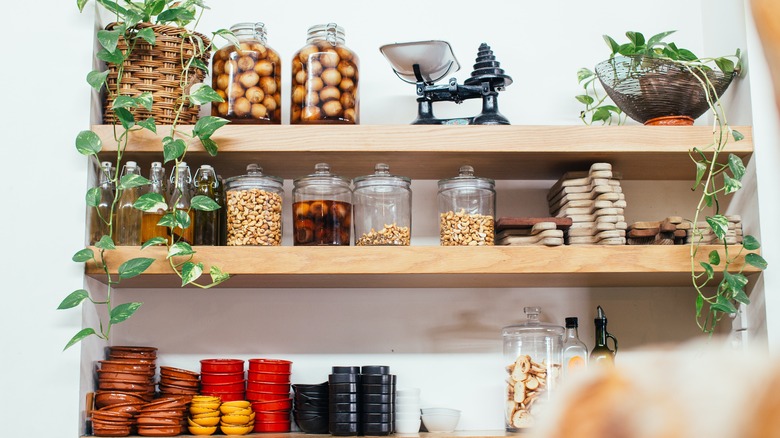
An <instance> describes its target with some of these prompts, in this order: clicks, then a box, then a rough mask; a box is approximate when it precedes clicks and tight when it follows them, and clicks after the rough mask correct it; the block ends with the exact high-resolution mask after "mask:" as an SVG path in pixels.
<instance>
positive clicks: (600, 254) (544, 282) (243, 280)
mask: <svg viewBox="0 0 780 438" xmlns="http://www.w3.org/2000/svg"><path fill="white" fill-rule="evenodd" d="M716 248H718V247H715V246H712V247H706V246H705V247H702V248H701V249H700V251H699V254H700V256H701V258H702V260H705V258H706V257H707V254H708V253H709V252H710V251H711V250H712V249H716ZM195 250H196V251H197V254H196V255H195V256H194V261H195V262H200V261H202V262H203V263H204V265H205V268H206V269H205V270H206V272H208V268H209V266H211V265H215V266H218V267H220V268H221V269H222V270H223V271H225V272H228V273H230V274H231V275H233V278H231V279H230V280H228V281H227V282H225V283H223V284H222V285H221V286H220V287H232V288H293V287H294V288H298V287H311V288H349V287H367V288H386V287H446V288H457V287H482V288H485V287H588V286H621V287H629V286H688V285H690V284H691V277H690V271H689V270H690V260H689V251H690V249H689V247H688V246H687V245H679V246H663V245H659V246H653V245H649V246H629V245H621V246H599V245H579V246H561V247H552V248H548V247H538V246H529V247H511V246H494V247H481V248H472V247H439V246H410V247H354V246H350V247H346V246H345V247H301V246H279V247H195ZM732 251H733V252H732V254H735V253H737V251H738V249H737V248H734V249H732ZM106 255H107V257H108V263H109V266H110V267H111V269H112V272H111V274H112V276H113V278H114V279H116V278H117V273H116V269H117V267H118V266H119V265H120V264H121V263H122V262H123V261H125V260H128V259H131V258H134V257H152V258H156V259H157V260H156V261H155V262H154V263H153V264H152V266H151V267H150V268H149V269H148V270H147V271H146V272H145V273H144V274H142V275H140V276H138V277H135V278H131V279H127V280H122V282H121V285H120V287H123V288H125V287H128V288H139V287H143V288H175V287H178V286H180V285H181V280H180V279H179V278H178V277H177V276H176V275H175V274H173V273H172V271H171V268H170V266H169V265H168V264H167V261H165V260H164V258H165V252H164V249H163V248H147V249H145V250H143V251H141V250H140V248H139V247H120V248H118V249H117V250H116V251H107V252H106ZM697 266H698V263H697ZM740 266H741V264H740V263H736V264H735V265H734V268H735V269H739V268H740ZM757 272H759V271H758V270H757V269H755V268H753V267H752V266H747V267H746V268H745V273H746V274H755V273H757ZM86 274H87V275H88V276H90V277H93V278H96V279H98V280H99V281H102V282H104V283H105V282H106V275H105V274H104V273H103V272H102V271H101V270H100V269H98V268H97V267H96V266H95V265H94V264H88V265H87V267H86Z"/></svg>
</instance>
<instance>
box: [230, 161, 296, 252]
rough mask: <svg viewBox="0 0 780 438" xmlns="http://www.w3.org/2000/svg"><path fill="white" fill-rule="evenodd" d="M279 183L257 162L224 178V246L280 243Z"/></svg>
mask: <svg viewBox="0 0 780 438" xmlns="http://www.w3.org/2000/svg"><path fill="white" fill-rule="evenodd" d="M282 183H283V180H282V178H279V177H276V176H270V175H265V174H263V168H261V167H260V166H258V165H257V164H250V165H248V166H247V167H246V175H240V176H234V177H233V178H228V179H227V180H226V181H225V201H226V204H227V205H226V214H227V242H226V243H227V245H228V246H246V245H254V246H279V245H281V244H282V194H283V192H284V190H283V188H282Z"/></svg>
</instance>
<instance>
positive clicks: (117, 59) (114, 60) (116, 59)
mask: <svg viewBox="0 0 780 438" xmlns="http://www.w3.org/2000/svg"><path fill="white" fill-rule="evenodd" d="M95 57H97V59H99V60H101V61H105V62H109V63H111V64H121V63H123V62H125V55H124V53H122V51H121V50H119V49H116V50H114V51H112V52H109V51H108V50H106V49H102V50H100V51H99V52H97V53H96V54H95Z"/></svg>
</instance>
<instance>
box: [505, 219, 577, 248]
mask: <svg viewBox="0 0 780 438" xmlns="http://www.w3.org/2000/svg"><path fill="white" fill-rule="evenodd" d="M571 224H572V221H571V219H569V218H559V217H502V218H499V219H498V221H497V222H496V231H497V232H498V233H497V234H496V240H495V244H496V245H517V246H527V245H544V246H561V245H563V235H564V230H566V229H568V228H569V227H571Z"/></svg>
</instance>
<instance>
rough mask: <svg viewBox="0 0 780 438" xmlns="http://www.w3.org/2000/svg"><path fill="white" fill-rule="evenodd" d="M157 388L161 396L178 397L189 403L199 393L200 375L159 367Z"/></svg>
mask: <svg viewBox="0 0 780 438" xmlns="http://www.w3.org/2000/svg"><path fill="white" fill-rule="evenodd" d="M158 387H159V389H160V395H161V396H176V395H180V396H184V397H186V398H187V400H188V401H189V400H191V399H192V396H193V395H197V394H198V392H199V391H200V374H198V373H196V372H195V371H189V370H183V369H181V368H173V367H165V366H161V367H160V383H159V384H158Z"/></svg>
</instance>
